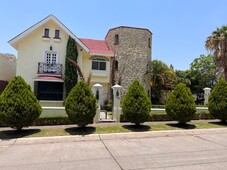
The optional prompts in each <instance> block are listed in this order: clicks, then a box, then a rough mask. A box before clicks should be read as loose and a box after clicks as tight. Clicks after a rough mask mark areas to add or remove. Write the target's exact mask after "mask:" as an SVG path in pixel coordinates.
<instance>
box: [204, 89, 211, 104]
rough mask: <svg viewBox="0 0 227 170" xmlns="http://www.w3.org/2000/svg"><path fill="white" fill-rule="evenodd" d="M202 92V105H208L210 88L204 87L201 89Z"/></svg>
mask: <svg viewBox="0 0 227 170" xmlns="http://www.w3.org/2000/svg"><path fill="white" fill-rule="evenodd" d="M203 90H204V99H205V100H204V105H206V104H207V103H208V99H209V96H210V91H211V88H209V87H206V88H204V89H203Z"/></svg>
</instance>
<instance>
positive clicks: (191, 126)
mask: <svg viewBox="0 0 227 170" xmlns="http://www.w3.org/2000/svg"><path fill="white" fill-rule="evenodd" d="M166 125H167V126H171V127H175V128H181V129H195V128H196V126H195V125H191V124H178V123H177V124H170V123H167V124H166Z"/></svg>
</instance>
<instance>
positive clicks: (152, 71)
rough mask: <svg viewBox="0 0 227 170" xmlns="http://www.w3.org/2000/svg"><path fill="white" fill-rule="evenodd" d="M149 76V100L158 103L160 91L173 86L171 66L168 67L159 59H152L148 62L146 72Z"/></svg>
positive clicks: (160, 95)
mask: <svg viewBox="0 0 227 170" xmlns="http://www.w3.org/2000/svg"><path fill="white" fill-rule="evenodd" d="M146 74H149V75H150V77H151V82H150V84H151V100H152V102H153V103H156V104H160V103H161V98H162V91H168V90H172V89H173V88H174V86H175V80H176V76H175V73H174V70H173V66H170V67H168V66H167V65H166V64H165V63H164V62H162V61H160V60H153V61H151V62H150V63H149V64H148V70H147V73H146Z"/></svg>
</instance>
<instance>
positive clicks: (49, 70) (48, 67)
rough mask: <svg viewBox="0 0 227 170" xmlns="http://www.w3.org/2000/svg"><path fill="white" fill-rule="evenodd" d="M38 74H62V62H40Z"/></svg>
mask: <svg viewBox="0 0 227 170" xmlns="http://www.w3.org/2000/svg"><path fill="white" fill-rule="evenodd" d="M38 74H54V75H62V64H50V63H42V62H39V63H38Z"/></svg>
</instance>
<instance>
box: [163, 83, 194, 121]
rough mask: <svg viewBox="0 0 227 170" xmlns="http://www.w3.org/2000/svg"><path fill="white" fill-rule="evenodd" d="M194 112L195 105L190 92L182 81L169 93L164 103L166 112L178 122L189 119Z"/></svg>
mask: <svg viewBox="0 0 227 170" xmlns="http://www.w3.org/2000/svg"><path fill="white" fill-rule="evenodd" d="M195 112H196V105H195V101H194V98H193V96H192V93H191V91H190V89H189V88H187V87H186V85H185V84H184V83H180V84H178V85H177V86H176V87H175V88H174V91H173V92H171V93H170V96H169V98H168V101H167V103H166V113H167V115H168V116H169V117H170V118H172V119H173V120H176V121H178V122H179V123H180V124H186V123H187V122H189V121H191V120H192V118H193V117H194V115H195Z"/></svg>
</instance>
